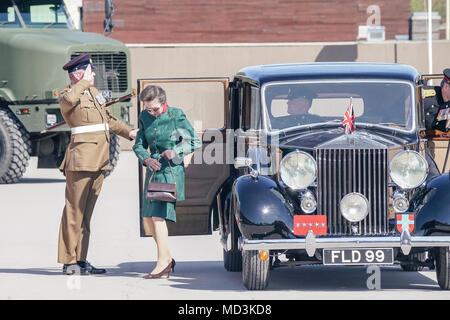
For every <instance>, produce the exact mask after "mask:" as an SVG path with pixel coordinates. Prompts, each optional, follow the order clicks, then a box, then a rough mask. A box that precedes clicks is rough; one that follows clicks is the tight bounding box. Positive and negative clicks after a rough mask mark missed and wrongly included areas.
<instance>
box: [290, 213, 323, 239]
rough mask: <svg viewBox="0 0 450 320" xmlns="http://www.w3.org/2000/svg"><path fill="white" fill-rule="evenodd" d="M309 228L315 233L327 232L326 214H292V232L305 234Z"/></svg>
mask: <svg viewBox="0 0 450 320" xmlns="http://www.w3.org/2000/svg"><path fill="white" fill-rule="evenodd" d="M309 230H311V231H312V232H313V233H314V234H315V235H319V236H324V235H326V234H327V216H325V215H296V216H294V234H295V235H303V236H306V235H307V234H308V231H309Z"/></svg>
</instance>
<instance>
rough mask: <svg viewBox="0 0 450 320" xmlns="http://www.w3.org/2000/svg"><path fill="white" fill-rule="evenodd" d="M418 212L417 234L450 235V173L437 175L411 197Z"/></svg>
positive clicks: (415, 210) (413, 209) (412, 204)
mask: <svg viewBox="0 0 450 320" xmlns="http://www.w3.org/2000/svg"><path fill="white" fill-rule="evenodd" d="M410 210H411V211H413V212H416V222H415V228H416V231H415V235H424V236H429V235H435V236H438V235H442V236H445V235H446V236H448V235H450V175H449V174H448V173H446V174H442V175H440V176H437V177H435V178H433V179H431V180H430V181H428V182H427V183H426V185H425V186H424V187H423V188H422V189H421V190H419V191H418V192H417V193H416V194H415V195H414V197H413V198H412V199H411V205H410Z"/></svg>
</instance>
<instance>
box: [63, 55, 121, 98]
mask: <svg viewBox="0 0 450 320" xmlns="http://www.w3.org/2000/svg"><path fill="white" fill-rule="evenodd" d="M83 53H84V52H76V53H73V54H72V57H71V59H73V58H75V57H76V56H79V55H80V54H83ZM91 54H92V63H93V64H94V66H95V67H96V68H97V69H96V70H95V87H96V88H97V89H98V90H110V91H112V92H125V91H127V90H128V74H127V55H126V54H125V52H91Z"/></svg>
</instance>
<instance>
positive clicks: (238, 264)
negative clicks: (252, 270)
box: [223, 217, 242, 272]
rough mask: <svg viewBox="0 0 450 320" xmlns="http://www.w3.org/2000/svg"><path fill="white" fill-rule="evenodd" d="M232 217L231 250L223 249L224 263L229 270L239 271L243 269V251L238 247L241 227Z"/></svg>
mask: <svg viewBox="0 0 450 320" xmlns="http://www.w3.org/2000/svg"><path fill="white" fill-rule="evenodd" d="M233 218H234V217H230V221H229V223H230V224H232V227H231V229H230V230H231V235H230V237H231V250H230V251H226V250H225V249H223V265H224V267H225V269H226V270H227V271H230V272H237V271H241V270H242V252H241V251H240V250H239V249H238V239H239V236H240V231H239V228H238V226H237V224H236V221H235V220H234V219H233Z"/></svg>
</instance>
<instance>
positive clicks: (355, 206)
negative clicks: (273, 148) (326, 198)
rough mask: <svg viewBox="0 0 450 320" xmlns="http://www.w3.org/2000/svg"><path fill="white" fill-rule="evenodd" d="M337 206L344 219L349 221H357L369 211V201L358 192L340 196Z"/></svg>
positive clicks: (362, 218)
mask: <svg viewBox="0 0 450 320" xmlns="http://www.w3.org/2000/svg"><path fill="white" fill-rule="evenodd" d="M339 208H340V210H341V214H342V215H343V216H344V218H345V219H347V220H348V221H350V222H359V221H362V220H364V218H365V217H366V216H367V214H368V213H369V201H368V200H367V198H366V197H365V196H364V195H362V194H360V193H357V192H354V193H349V194H347V195H346V196H345V197H343V198H342V200H341V202H340V204H339Z"/></svg>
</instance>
